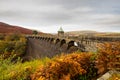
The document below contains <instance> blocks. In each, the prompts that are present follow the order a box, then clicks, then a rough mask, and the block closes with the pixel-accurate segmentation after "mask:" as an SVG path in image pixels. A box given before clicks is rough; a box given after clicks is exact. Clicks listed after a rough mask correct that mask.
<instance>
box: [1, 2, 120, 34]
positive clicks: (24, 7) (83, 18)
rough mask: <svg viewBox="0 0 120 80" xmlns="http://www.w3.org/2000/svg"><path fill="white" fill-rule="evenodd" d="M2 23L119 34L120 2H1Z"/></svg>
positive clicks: (55, 30)
mask: <svg viewBox="0 0 120 80" xmlns="http://www.w3.org/2000/svg"><path fill="white" fill-rule="evenodd" d="M0 22H6V23H8V24H13V25H18V26H23V27H26V28H30V29H36V30H39V31H42V32H47V33H55V32H57V30H58V29H59V28H60V27H61V26H62V28H63V30H64V31H75V30H96V31H103V32H104V31H108V32H110V31H112V32H120V0H0Z"/></svg>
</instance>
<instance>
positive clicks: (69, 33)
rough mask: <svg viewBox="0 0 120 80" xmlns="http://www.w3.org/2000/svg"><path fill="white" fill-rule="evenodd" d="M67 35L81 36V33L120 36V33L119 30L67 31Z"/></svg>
mask: <svg viewBox="0 0 120 80" xmlns="http://www.w3.org/2000/svg"><path fill="white" fill-rule="evenodd" d="M65 35H71V36H79V35H88V36H89V35H93V36H120V33H117V32H97V31H90V30H84V31H70V32H66V33H65Z"/></svg>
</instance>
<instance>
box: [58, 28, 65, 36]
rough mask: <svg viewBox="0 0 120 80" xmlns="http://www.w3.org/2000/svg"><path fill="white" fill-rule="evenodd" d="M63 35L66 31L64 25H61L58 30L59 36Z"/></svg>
mask: <svg viewBox="0 0 120 80" xmlns="http://www.w3.org/2000/svg"><path fill="white" fill-rule="evenodd" d="M63 36H64V31H63V29H62V27H60V29H59V30H58V37H63Z"/></svg>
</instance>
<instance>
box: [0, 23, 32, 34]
mask: <svg viewBox="0 0 120 80" xmlns="http://www.w3.org/2000/svg"><path fill="white" fill-rule="evenodd" d="M16 32H17V33H22V34H32V30H30V29H26V28H23V27H20V26H13V25H9V24H6V23H3V22H0V33H16Z"/></svg>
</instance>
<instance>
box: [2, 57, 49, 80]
mask: <svg viewBox="0 0 120 80" xmlns="http://www.w3.org/2000/svg"><path fill="white" fill-rule="evenodd" d="M49 61H50V59H49V58H44V59H41V60H38V59H36V60H32V61H30V62H25V63H21V61H20V59H18V61H17V63H13V62H11V58H8V59H5V60H3V59H0V80H25V79H27V80H29V78H30V75H31V74H32V73H33V72H35V70H36V68H37V67H39V66H42V65H45V64H46V63H47V62H49Z"/></svg>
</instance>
